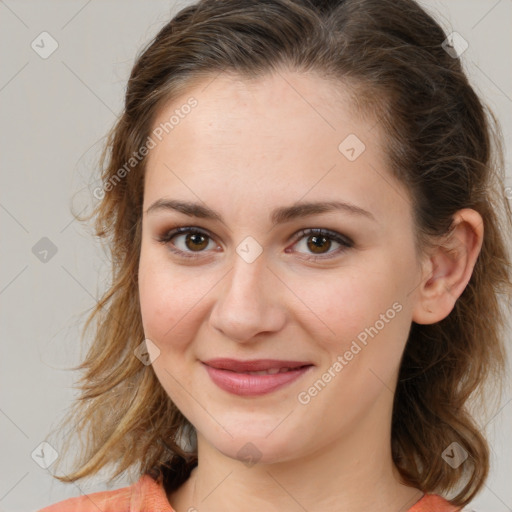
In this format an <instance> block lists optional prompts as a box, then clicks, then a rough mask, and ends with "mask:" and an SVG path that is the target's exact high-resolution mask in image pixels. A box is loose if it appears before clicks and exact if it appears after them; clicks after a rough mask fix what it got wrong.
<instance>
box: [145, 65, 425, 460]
mask: <svg viewBox="0 0 512 512" xmlns="http://www.w3.org/2000/svg"><path fill="white" fill-rule="evenodd" d="M191 97H193V98H194V99H192V100H190V98H191ZM186 105H188V106H186ZM165 123H167V124H165ZM154 128H155V130H154V131H153V134H152V139H153V142H154V143H155V144H156V145H155V147H153V148H152V149H151V151H150V154H149V157H148V162H147V173H146V176H145V188H144V214H143V234H142V246H141V255H140V256H141V257H140V268H139V287H140V303H141V312H142V319H143V326H144V332H145V336H146V339H148V340H150V341H151V343H152V344H153V345H152V348H153V349H154V347H155V346H156V347H157V348H158V351H159V355H158V356H157V357H156V358H155V359H154V361H153V363H152V364H153V367H154V370H155V373H156V375H157V376H158V379H159V380H160V382H161V384H162V386H163V387H164V389H165V391H166V392H167V393H168V395H169V396H170V397H171V399H172V400H173V401H174V402H175V404H176V405H177V406H178V408H179V409H180V410H181V411H182V413H183V414H184V415H185V416H186V417H187V418H188V420H189V421H190V422H191V423H192V424H193V425H194V426H195V428H196V429H197V432H198V435H199V436H201V437H202V438H203V439H205V440H206V441H207V442H208V444H209V445H210V446H211V447H214V448H215V449H216V450H218V451H220V452H221V453H223V454H225V455H227V456H229V457H232V458H238V459H240V460H247V458H248V457H249V458H251V457H252V459H258V460H260V461H261V462H277V461H285V460H291V459H294V458H297V457H299V456H305V455H307V454H312V453H313V452H315V451H316V450H320V449H322V448H326V447H328V446H333V443H347V442H349V441H350V443H351V445H352V446H353V447H354V449H356V448H357V446H358V443H359V442H363V441H364V440H365V442H366V443H373V442H374V439H376V440H378V442H382V440H383V439H385V437H386V436H388V438H389V434H390V433H389V431H388V430H387V426H388V424H389V421H390V418H391V407H392V401H393V393H394V387H395V379H396V377H397V371H398V368H399V363H400V358H401V355H402V352H403V350H404V346H405V343H406V340H407V336H408V333H409V329H410V326H411V321H412V320H413V319H414V312H413V307H414V300H415V293H414V290H415V289H416V288H417V286H418V284H419V283H420V281H421V278H422V276H421V274H420V266H419V262H418V261H417V259H416V255H415V250H414V239H413V223H412V212H411V204H410V201H409V198H408V194H407V191H406V190H405V188H403V187H402V186H401V184H400V183H398V182H397V181H395V180H394V178H393V177H392V176H391V174H390V173H389V171H388V169H386V167H385V162H386V159H385V156H384V154H385V151H386V147H385V141H384V139H383V134H382V133H381V131H380V126H379V124H378V123H377V120H372V121H371V122H370V121H368V120H362V118H361V117H360V116H357V115H356V114H355V113H354V111H352V109H351V108H350V104H349V102H348V97H347V96H345V94H344V92H343V91H341V92H340V91H335V89H334V86H333V85H332V84H330V83H328V82H326V81H324V80H323V79H321V78H319V77H317V76H314V75H305V74H298V73H294V72H286V73H284V72H283V73H280V74H276V75H274V76H268V77H266V78H260V79H258V80H254V81H248V80H242V79H236V80H234V79H233V77H229V76H227V75H225V74H221V75H219V76H217V77H216V78H212V79H210V80H205V81H204V82H202V83H200V84H199V85H197V86H195V87H193V88H191V89H190V90H189V91H188V93H187V94H186V95H184V96H183V97H181V98H180V99H178V100H175V101H173V102H172V103H169V104H168V105H166V106H165V107H164V108H163V109H162V110H161V111H160V112H159V116H158V118H157V119H156V122H155V124H154ZM160 139H161V140H160ZM335 202H337V203H346V204H347V205H351V206H350V207H349V206H343V205H342V206H339V207H334V206H332V207H326V206H325V205H324V206H322V207H319V206H317V207H314V206H308V207H304V208H299V207H300V206H301V205H306V204H308V205H309V204H316V203H335ZM178 203H187V206H186V208H185V207H183V205H182V207H180V206H179V205H178ZM175 207H176V208H175ZM194 212H195V214H194ZM185 227H187V228H188V227H191V228H194V230H195V234H194V232H193V233H192V234H190V233H187V232H181V233H177V234H173V232H172V231H173V230H174V229H176V228H185ZM308 229H313V230H314V229H322V230H325V231H323V232H321V233H315V232H314V231H313V232H307V231H306V233H304V230H308ZM198 232H199V233H198ZM150 352H151V350H150ZM155 353H158V352H157V351H156V350H153V354H155ZM217 358H229V359H233V360H237V361H239V362H240V361H241V362H245V361H254V360H273V363H268V361H267V362H265V361H264V362H263V363H262V366H256V367H254V366H253V367H252V368H253V369H254V368H256V369H258V368H260V369H261V368H270V367H297V366H306V367H305V368H303V369H295V370H291V371H290V370H289V371H287V372H286V373H285V374H281V373H280V374H278V375H277V376H276V375H272V374H266V375H252V376H250V375H248V374H243V373H242V372H243V370H244V369H245V370H247V369H248V368H249V367H248V366H245V367H244V366H238V367H237V366H231V370H229V369H217V370H214V369H212V367H211V366H208V365H205V362H207V361H210V364H211V365H215V364H216V363H215V362H212V361H211V360H213V359H217ZM276 361H277V362H276ZM290 361H291V362H290ZM217 366H220V365H219V364H217ZM233 370H235V371H233ZM274 371H276V370H274ZM382 436H384V437H382ZM375 442H377V441H375ZM249 443H250V444H249Z"/></svg>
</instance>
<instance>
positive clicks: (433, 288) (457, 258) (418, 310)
mask: <svg viewBox="0 0 512 512" xmlns="http://www.w3.org/2000/svg"><path fill="white" fill-rule="evenodd" d="M483 233H484V227H483V219H482V217H481V216H480V214H479V213H478V212H477V211H475V210H472V209H469V208H466V209H463V210H459V211H458V212H457V213H456V214H455V215H454V217H453V223H452V228H451V230H450V232H449V233H448V235H446V236H444V237H442V238H441V239H440V240H439V245H438V246H437V247H436V248H435V249H434V250H433V251H432V252H431V254H430V256H429V258H428V259H427V260H426V262H425V264H424V265H423V267H422V272H423V277H422V281H421V284H420V286H419V287H418V288H417V290H416V301H415V304H414V307H413V317H412V320H413V321H414V322H415V323H417V324H433V323H436V322H439V321H441V320H443V319H444V318H446V317H447V316H448V315H449V314H450V313H451V311H452V310H453V308H454V306H455V303H456V302H457V299H458V298H459V297H460V296H461V295H462V293H463V291H464V289H465V288H466V286H467V284H468V282H469V280H470V279H471V274H472V273H473V269H474V266H475V264H476V261H477V258H478V255H479V254H480V250H481V248H482V243H483Z"/></svg>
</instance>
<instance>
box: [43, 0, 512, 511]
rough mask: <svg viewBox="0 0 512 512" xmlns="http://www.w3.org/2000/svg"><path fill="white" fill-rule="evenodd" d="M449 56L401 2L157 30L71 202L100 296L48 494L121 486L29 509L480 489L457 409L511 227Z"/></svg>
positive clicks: (431, 499) (221, 7) (363, 506)
mask: <svg viewBox="0 0 512 512" xmlns="http://www.w3.org/2000/svg"><path fill="white" fill-rule="evenodd" d="M453 42H454V40H453V39H450V38H448V37H447V34H445V33H444V32H443V30H442V29H441V28H440V27H439V25H438V24H437V23H436V22H435V21H434V20H433V19H432V18H431V17H430V16H429V15H428V14H427V13H425V12H424V11H423V10H422V9H421V8H420V7H419V6H418V5H417V4H416V3H415V2H414V1H413V0H347V1H344V2H343V1H323V2H321V1H317V2H315V1H308V0H264V1H258V2H255V1H248V0H228V1H222V2H219V1H215V0H203V1H201V2H199V3H197V4H194V5H191V6H189V7H186V8H184V9H183V10H182V11H181V12H180V13H178V14H177V15H176V16H175V17H174V19H173V20H171V22H170V23H168V24H167V25H166V26H165V27H164V28H163V29H162V30H161V31H160V33H159V34H158V35H157V36H156V38H155V39H154V40H153V41H152V42H151V44H150V45H149V46H148V47H147V48H146V49H145V51H144V52H143V53H142V55H141V56H140V57H139V58H138V60H137V62H136V64H135V66H134V68H133V70H132V74H131V77H130V80H129V83H128V88H127V92H126V101H125V110H124V112H123V115H122V116H121V118H120V119H119V121H118V122H117V124H116V126H115V127H114V129H113V131H112V133H111V136H110V138H109V143H108V145H107V148H106V151H105V160H104V162H105V166H104V169H105V170H104V173H103V176H102V178H103V186H102V187H101V188H100V189H97V190H96V191H95V192H94V195H95V197H96V198H98V199H100V202H99V203H98V207H97V209H96V211H95V214H96V228H97V233H98V235H99V236H102V237H105V239H106V240H107V241H108V243H109V244H110V248H111V251H112V261H113V281H112V285H111V287H110V288H109V290H108V291H107V292H106V294H105V295H104V297H103V298H102V300H101V301H100V303H99V304H98V307H97V308H96V310H95V312H94V314H93V315H92V317H91V318H90V319H89V325H92V321H93V320H94V321H95V325H96V326H97V328H96V331H95V338H94V343H93V345H92V346H91V349H90V351H89V353H88V354H87V357H86V359H85V361H84V362H83V363H82V364H81V365H80V366H79V368H80V369H83V370H85V375H84V377H83V378H82V381H81V382H82V388H81V389H82V396H81V397H80V400H79V401H78V402H77V404H76V406H75V408H74V409H73V411H71V413H70V415H69V416H68V418H67V422H68V424H72V425H73V428H74V429H75V431H76V432H77V433H80V434H85V435H86V436H87V441H86V443H85V449H84V450H83V452H82V453H80V454H79V457H78V458H77V460H76V467H75V468H74V470H73V471H72V472H71V473H69V474H66V473H64V474H63V475H61V476H57V478H58V479H59V480H61V481H64V482H72V481H76V480H78V479H80V478H84V477H86V476H89V475H93V474H95V473H97V472H98V471H99V470H100V469H102V468H104V467H105V466H106V465H108V464H114V465H115V471H114V475H113V477H114V478H115V477H116V476H118V475H119V474H121V473H122V472H123V471H125V470H129V469H133V468H136V469H135V473H136V480H137V481H136V482H135V483H134V484H132V485H131V486H129V487H125V488H122V489H117V490H113V491H104V492H98V493H93V494H89V495H87V496H81V497H77V498H72V499H69V500H66V501H64V502H60V503H58V504H55V505H53V506H50V507H47V508H45V509H43V510H44V511H45V512H58V511H61V510H84V511H86V510H87V511H89V510H98V509H99V510H102V511H103V512H105V511H107V510H108V511H110V510H112V511H114V510H115V511H120V510H131V511H142V510H151V511H157V510H158V511H163V510H166V511H171V510H175V511H176V512H185V511H193V510H198V511H201V512H203V511H205V512H217V511H220V510H222V511H224V512H231V511H233V510H244V511H248V512H251V511H253V510H263V509H264V510H270V511H274V510H275V511H277V510H279V511H283V510H286V511H294V510H308V511H314V510H329V511H331V510H332V511H337V510H343V511H349V512H362V511H367V510H373V511H383V512H384V511H386V512H388V511H392V512H395V511H397V512H398V511H409V512H421V511H434V510H435V511H436V512H444V511H455V510H459V509H460V507H462V506H464V505H465V504H467V503H469V502H470V501H471V499H472V498H473V497H474V496H475V495H476V493H477V492H478V491H479V490H480V489H482V487H483V486H484V482H485V480H486V477H487V474H488V471H489V448H488V445H487V442H486V440H485V438H484V436H483V435H482V433H481V432H480V430H479V427H478V425H477V423H476V420H475V418H473V417H472V416H471V415H470V413H469V412H468V405H469V404H470V403H471V402H470V401H469V400H470V399H473V398H474V397H475V395H478V393H483V391H482V390H484V387H483V386H484V384H485V383H486V382H488V381H489V379H490V378H491V377H496V378H498V379H499V378H500V376H501V374H502V372H503V366H504V365H503V361H504V326H505V323H506V322H505V320H506V316H505V315H506V310H505V309H503V308H502V307H501V304H500V302H499V297H502V298H506V299H510V297H511V288H512V287H511V282H512V280H511V274H510V255H509V253H508V252H507V246H506V243H505V240H506V238H507V236H510V233H511V226H512V213H511V211H510V206H509V204H508V203H507V201H506V198H505V197H504V193H503V187H504V185H503V180H504V177H503V161H502V151H501V147H500V145H499V142H500V138H499V130H498V126H497V124H496V122H495V121H494V118H493V117H492V114H491V113H490V112H486V108H485V106H484V105H483V104H482V102H481V100H480V99H479V98H478V97H477V96H476V94H475V92H474V91H473V89H472V88H471V86H470V85H469V83H468V80H467V78H466V76H465V74H464V72H463V70H462V67H461V63H460V61H459V59H458V55H457V51H456V48H455V46H456V45H454V44H452V43H453ZM488 113H489V116H487V114H488ZM492 121H494V123H495V124H494V125H493V124H492ZM493 128H494V130H493ZM484 340H485V341H484ZM70 442H72V438H69V439H68V444H67V447H68V449H69V443H70ZM368 489H371V491H370V492H368Z"/></svg>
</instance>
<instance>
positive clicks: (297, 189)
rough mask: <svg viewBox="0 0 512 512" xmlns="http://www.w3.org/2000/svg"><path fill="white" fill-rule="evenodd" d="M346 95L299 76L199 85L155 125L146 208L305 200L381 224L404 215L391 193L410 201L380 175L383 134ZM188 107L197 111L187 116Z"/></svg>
mask: <svg viewBox="0 0 512 512" xmlns="http://www.w3.org/2000/svg"><path fill="white" fill-rule="evenodd" d="M351 92H352V90H350V89H348V86H347V87H346V88H344V85H343V83H339V84H334V83H333V82H330V81H327V80H324V79H322V78H320V77H318V76H316V75H312V74H304V73H297V72H278V73H277V72H276V73H274V74H272V75H267V76H265V77H260V78H257V79H246V78H241V77H237V76H233V75H228V74H220V75H217V76H213V77H210V78H204V79H203V80H201V81H200V82H198V83H196V84H194V85H193V86H192V87H190V89H189V90H188V91H187V92H186V94H183V95H181V96H180V97H178V98H175V99H173V100H172V101H169V102H168V103H167V104H165V105H164V106H163V107H162V108H161V109H160V111H159V112H158V115H157V116H156V118H155V121H154V124H153V129H154V130H155V129H158V127H160V133H161V134H160V137H161V140H159V141H156V142H157V144H156V146H155V147H154V148H153V149H152V150H151V152H150V154H149V157H148V161H147V169H146V177H145V181H146V186H145V203H146V207H147V203H149V202H150V201H151V202H153V201H155V200H157V199H159V198H160V197H162V196H173V197H175V196H179V197H180V198H185V196H186V197H187V198H188V199H195V200H197V197H200V198H201V199H203V200H205V201H206V200H211V201H214V202H215V203H216V204H218V203H219V200H220V199H222V198H224V199H225V198H227V197H230V203H232V204H233V208H234V209H233V211H237V212H240V210H241V209H243V204H247V205H248V204H251V205H252V207H253V208H254V204H255V203H257V204H259V205H261V206H262V207H263V206H265V207H266V208H267V209H272V208H273V207H275V206H280V205H282V204H283V203H286V204H289V203H293V202H295V201H299V200H301V199H304V200H333V199H346V200H350V201H351V202H353V203H359V204H360V206H361V207H363V208H365V209H370V204H371V209H372V211H373V213H374V214H375V215H377V216H378V215H382V214H383V213H384V211H386V210H389V208H392V209H393V208H394V209H395V210H397V209H398V210H400V208H399V205H398V204H397V200H396V199H397V193H398V194H399V195H401V196H403V197H404V196H405V195H406V194H405V192H404V191H399V190H398V189H399V188H400V187H401V185H400V184H399V183H393V180H394V178H393V177H392V176H391V175H390V174H389V171H388V170H387V169H386V165H385V162H386V154H385V151H384V148H385V141H384V140H383V137H382V133H381V132H380V130H379V129H378V127H376V124H375V122H374V120H369V119H365V118H363V117H361V115H359V114H358V113H357V111H356V108H355V106H356V105H355V104H354V102H353V100H352V98H353V96H352V95H351ZM190 98H194V100H195V106H194V107H193V108H188V107H187V108H184V105H186V104H187V102H189V103H190V101H189V99H190ZM173 115H174V122H172V123H169V121H170V119H171V117H172V116H173ZM166 123H167V125H166ZM166 126H167V130H165V129H164V130H162V127H163V128H165V127H166ZM354 157H355V158H354ZM194 195H195V196H196V197H193V196H194ZM338 196H339V197H338ZM341 196H342V197H341ZM236 201H239V203H238V204H235V203H236ZM244 201H245V203H244ZM402 202H403V201H402ZM278 203H279V204H278ZM220 207H224V208H225V211H226V212H227V211H228V209H229V207H228V205H226V204H223V205H221V206H220ZM404 207H406V205H402V206H401V208H402V210H401V211H399V212H398V213H399V214H403V208H404ZM226 215H227V214H226Z"/></svg>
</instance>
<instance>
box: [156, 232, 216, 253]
mask: <svg viewBox="0 0 512 512" xmlns="http://www.w3.org/2000/svg"><path fill="white" fill-rule="evenodd" d="M158 241H159V242H162V243H163V244H165V245H166V246H167V247H168V248H169V250H170V251H172V252H174V253H176V254H178V255H180V256H183V257H185V258H194V257H199V256H201V255H202V254H201V253H203V252H206V251H205V249H207V248H208V246H209V245H210V243H212V244H213V247H211V248H215V247H216V245H215V243H214V242H213V240H212V238H211V237H210V235H208V234H207V233H205V232H203V231H200V230H198V229H197V228H192V227H179V228H176V229H173V230H171V231H168V232H166V233H164V234H163V235H161V236H160V237H158ZM194 253H195V254H194Z"/></svg>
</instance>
